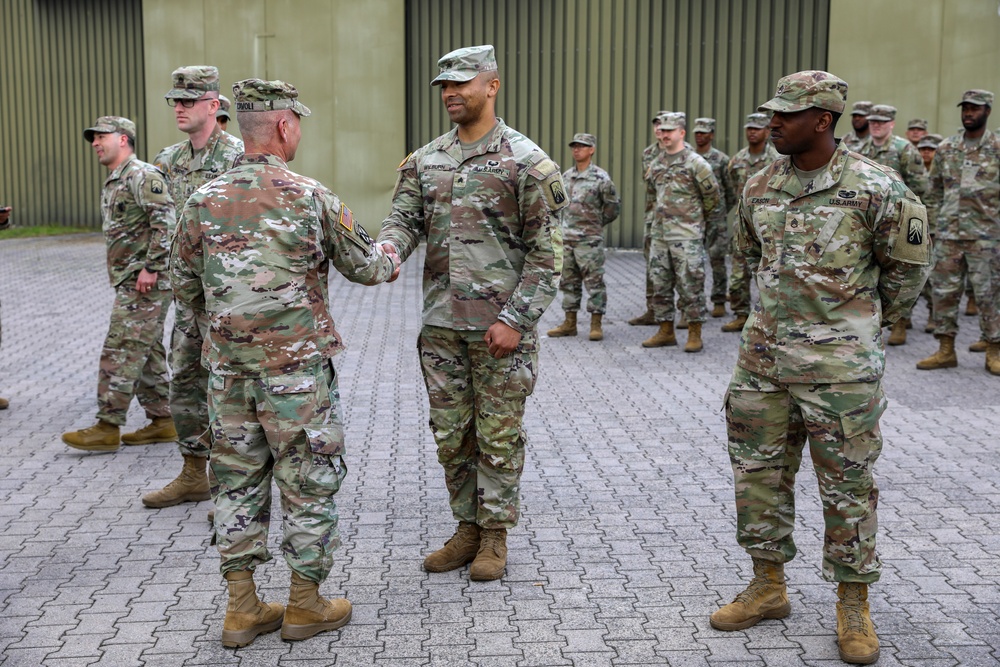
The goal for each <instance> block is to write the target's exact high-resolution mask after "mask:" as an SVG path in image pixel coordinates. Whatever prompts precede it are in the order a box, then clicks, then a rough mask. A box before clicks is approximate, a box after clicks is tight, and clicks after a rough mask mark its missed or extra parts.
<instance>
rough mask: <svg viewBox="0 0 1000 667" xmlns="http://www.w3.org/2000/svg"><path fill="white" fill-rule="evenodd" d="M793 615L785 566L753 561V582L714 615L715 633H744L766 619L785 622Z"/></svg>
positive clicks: (758, 560) (711, 619) (758, 559)
mask: <svg viewBox="0 0 1000 667" xmlns="http://www.w3.org/2000/svg"><path fill="white" fill-rule="evenodd" d="M791 611H792V605H791V603H789V602H788V592H787V590H786V589H785V566H784V565H783V564H782V563H774V562H772V561H769V560H763V559H761V558H754V559H753V579H752V580H751V581H750V585H749V586H747V587H746V589H745V590H744V591H743V592H742V593H740V594H739V595H737V596H736V599H735V600H733V601H732V602H730V603H729V604H727V605H726V606H725V607H723V608H722V609H719V610H718V611H716V612H715V613H714V614H712V615H711V616H710V617H709V619H708V622H709V624H711V626H712V627H713V628H715V629H716V630H745V629H746V628H749V627H750V626H752V625H756V624H757V623H758V622H759V621H760V620H761V619H764V618H784V617H786V616H788V614H789V613H791Z"/></svg>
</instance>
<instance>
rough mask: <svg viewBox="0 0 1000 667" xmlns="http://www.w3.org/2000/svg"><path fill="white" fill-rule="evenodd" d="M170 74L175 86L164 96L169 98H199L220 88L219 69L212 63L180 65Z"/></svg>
mask: <svg viewBox="0 0 1000 667" xmlns="http://www.w3.org/2000/svg"><path fill="white" fill-rule="evenodd" d="M170 76H171V78H172V79H173V85H174V87H173V88H171V89H170V91H169V92H168V93H167V94H166V95H164V96H163V97H165V98H166V99H168V100H172V99H173V100H197V99H199V98H201V97H204V96H205V93H209V92H212V91H218V90H219V70H218V68H216V67H212V66H211V65H188V66H186V67H178V68H177V69H175V70H174V71H173V73H172V74H171V75H170Z"/></svg>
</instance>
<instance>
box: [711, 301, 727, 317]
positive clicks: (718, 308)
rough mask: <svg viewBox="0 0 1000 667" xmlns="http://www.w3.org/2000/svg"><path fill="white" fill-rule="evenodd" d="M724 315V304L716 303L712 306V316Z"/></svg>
mask: <svg viewBox="0 0 1000 667" xmlns="http://www.w3.org/2000/svg"><path fill="white" fill-rule="evenodd" d="M725 316H726V304H724V303H716V304H714V305H713V306H712V317H725Z"/></svg>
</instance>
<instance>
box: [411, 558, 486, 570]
mask: <svg viewBox="0 0 1000 667" xmlns="http://www.w3.org/2000/svg"><path fill="white" fill-rule="evenodd" d="M474 560H476V554H472V555H471V556H469V557H468V558H460V559H457V560H451V561H448V562H447V563H444V564H443V565H428V563H427V560H426V559H425V560H424V572H451V571H452V570H457V569H458V568H460V567H465V566H466V565H468V564H469V563H471V562H472V561H474Z"/></svg>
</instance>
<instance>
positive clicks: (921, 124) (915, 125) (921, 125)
mask: <svg viewBox="0 0 1000 667" xmlns="http://www.w3.org/2000/svg"><path fill="white" fill-rule="evenodd" d="M906 129H907V130H926V129H927V120H926V119H925V118H914V119H912V120H911V121H910V122H909V123H907V124H906Z"/></svg>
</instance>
